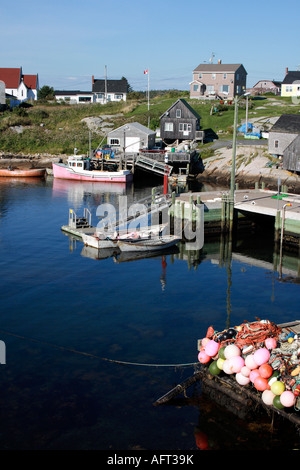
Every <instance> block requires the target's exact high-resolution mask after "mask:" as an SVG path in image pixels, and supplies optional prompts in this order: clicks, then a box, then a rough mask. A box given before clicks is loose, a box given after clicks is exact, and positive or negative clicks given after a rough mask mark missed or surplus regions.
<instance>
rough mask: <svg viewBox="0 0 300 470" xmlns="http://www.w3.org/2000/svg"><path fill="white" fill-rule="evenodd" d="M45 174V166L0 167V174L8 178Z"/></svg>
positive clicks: (41, 175)
mask: <svg viewBox="0 0 300 470" xmlns="http://www.w3.org/2000/svg"><path fill="white" fill-rule="evenodd" d="M45 174H46V168H30V169H27V170H26V169H19V168H16V169H15V170H14V169H10V168H0V176H5V177H10V178H28V177H33V176H34V177H39V178H41V177H43V176H45Z"/></svg>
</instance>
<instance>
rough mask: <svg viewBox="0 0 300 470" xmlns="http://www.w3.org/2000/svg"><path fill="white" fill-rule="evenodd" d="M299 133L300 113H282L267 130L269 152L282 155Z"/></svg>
mask: <svg viewBox="0 0 300 470" xmlns="http://www.w3.org/2000/svg"><path fill="white" fill-rule="evenodd" d="M299 134H300V115H298V114H282V115H281V116H280V118H279V119H278V120H277V121H276V123H275V124H274V125H273V126H272V128H271V129H270V132H269V153H271V154H272V155H278V156H282V155H283V154H284V151H285V149H286V148H287V147H288V146H289V145H290V144H291V142H293V140H294V139H295V138H296V137H297V136H298V135H299Z"/></svg>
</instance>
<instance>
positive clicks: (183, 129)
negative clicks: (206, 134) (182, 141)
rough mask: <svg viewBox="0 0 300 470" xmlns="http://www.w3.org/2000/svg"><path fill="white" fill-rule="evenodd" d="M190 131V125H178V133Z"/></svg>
mask: <svg viewBox="0 0 300 470" xmlns="http://www.w3.org/2000/svg"><path fill="white" fill-rule="evenodd" d="M191 130H192V125H191V124H185V123H183V122H181V123H180V124H179V132H191Z"/></svg>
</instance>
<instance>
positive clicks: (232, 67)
mask: <svg viewBox="0 0 300 470" xmlns="http://www.w3.org/2000/svg"><path fill="white" fill-rule="evenodd" d="M240 67H243V68H244V66H243V64H200V65H198V67H196V68H195V69H194V72H223V73H224V72H236V71H237V70H238V69H239V68H240ZM246 73H247V72H246Z"/></svg>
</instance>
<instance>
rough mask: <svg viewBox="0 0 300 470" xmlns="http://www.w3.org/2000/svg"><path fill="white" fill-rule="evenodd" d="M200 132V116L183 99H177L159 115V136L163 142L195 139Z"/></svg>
mask: <svg viewBox="0 0 300 470" xmlns="http://www.w3.org/2000/svg"><path fill="white" fill-rule="evenodd" d="M197 132H200V116H199V114H198V113H196V111H195V110H194V109H193V108H192V107H191V106H190V105H189V104H188V103H187V102H186V100H184V99H181V98H180V99H178V100H177V101H176V102H175V103H173V104H172V106H171V107H170V108H169V109H167V111H165V112H164V114H163V115H162V116H161V117H160V136H161V138H162V140H163V141H164V142H165V143H172V142H174V141H175V140H178V141H179V142H182V141H183V140H195V139H196V138H197Z"/></svg>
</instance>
